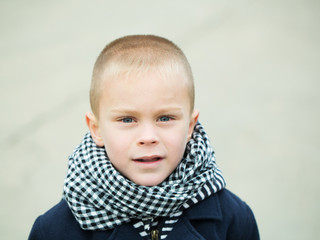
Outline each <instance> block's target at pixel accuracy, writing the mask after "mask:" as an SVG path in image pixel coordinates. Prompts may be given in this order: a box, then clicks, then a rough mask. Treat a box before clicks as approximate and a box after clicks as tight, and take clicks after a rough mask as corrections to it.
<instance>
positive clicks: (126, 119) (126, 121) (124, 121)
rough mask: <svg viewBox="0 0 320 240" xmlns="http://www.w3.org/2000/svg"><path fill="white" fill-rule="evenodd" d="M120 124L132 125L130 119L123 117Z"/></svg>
mask: <svg viewBox="0 0 320 240" xmlns="http://www.w3.org/2000/svg"><path fill="white" fill-rule="evenodd" d="M121 122H123V123H132V122H133V119H132V118H131V117H125V118H122V119H121Z"/></svg>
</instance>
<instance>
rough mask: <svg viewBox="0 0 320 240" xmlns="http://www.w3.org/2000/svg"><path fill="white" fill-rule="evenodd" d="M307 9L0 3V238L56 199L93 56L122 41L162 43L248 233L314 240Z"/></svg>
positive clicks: (311, 49) (313, 10)
mask: <svg viewBox="0 0 320 240" xmlns="http://www.w3.org/2000/svg"><path fill="white" fill-rule="evenodd" d="M319 10H320V4H319V1H311V0H301V1H296V0H293V1H285V0H280V1H274V0H271V1H270V0H269V1H266V0H262V1H248V0H247V1H212V0H210V1H209V0H208V1H204V0H200V1H182V0H180V1H169V0H164V1H150V0H149V1H147V0H141V1H128V0H127V1H97V0H93V1H81V0H80V1H79V0H77V1H75V0H71V1H61V0H58V1H39V0H38V1H37V0H30V1H17V0H10V1H9V0H2V1H1V2H0V26H1V41H0V52H1V55H0V58H1V64H0V83H1V90H0V91H1V92H0V100H1V101H0V104H1V105H0V107H1V114H2V116H1V118H0V123H1V136H0V159H1V168H0V173H1V175H0V177H1V179H0V188H1V189H0V190H1V198H0V204H1V211H0V239H12V240H15V239H26V238H27V236H28V233H29V231H30V229H31V226H32V224H33V221H34V220H35V218H36V217H37V216H38V215H40V214H41V213H43V212H45V211H46V210H47V209H49V208H50V207H51V206H53V205H54V204H55V203H57V202H58V201H59V200H60V198H61V193H62V185H63V180H64V176H65V173H66V169H67V156H68V155H69V154H71V152H72V151H73V149H74V147H75V146H76V145H77V144H78V143H80V141H81V139H82V136H83V135H84V133H85V132H86V131H87V128H86V126H85V120H84V114H85V112H86V111H89V110H90V108H89V101H88V89H89V84H90V76H91V71H92V67H93V64H94V61H95V59H96V57H97V55H98V54H99V52H100V51H101V49H102V48H103V47H104V45H105V44H106V43H108V42H109V41H111V40H113V39H115V38H118V37H121V36H123V35H128V34H137V33H152V34H157V35H161V36H164V37H167V38H169V39H171V40H173V41H174V42H175V43H177V44H178V45H179V46H180V47H181V48H182V49H183V50H184V52H185V53H186V55H187V57H188V59H189V60H190V63H191V65H192V67H193V71H194V76H195V82H196V94H197V96H196V97H197V101H196V105H197V108H198V109H200V112H201V114H200V121H201V122H202V123H203V124H204V125H205V127H206V129H207V132H208V133H209V136H210V138H211V141H212V144H213V146H214V148H215V151H216V157H217V162H218V164H219V165H220V167H221V169H222V170H223V172H224V174H225V177H226V179H227V183H228V188H229V189H231V190H232V191H233V192H235V193H236V194H238V195H239V196H240V197H241V198H242V199H243V200H245V201H246V202H247V203H248V204H249V205H250V206H251V208H252V209H253V211H254V213H255V216H256V219H257V222H258V224H259V228H260V233H261V237H262V239H272V240H275V239H318V238H319V236H320V228H319V227H320V226H319V222H320V207H319V202H320V188H319V187H320V186H319V174H318V172H319V166H320V163H319V157H318V151H319V143H320V140H319V137H320V132H319V120H320V119H319V116H320V112H319V109H320V107H319V90H320V89H319V87H320V83H319V75H320V74H319V66H318V65H319V50H320V48H319V42H320V41H319V40H320V39H319V37H320V34H319V16H320V15H319Z"/></svg>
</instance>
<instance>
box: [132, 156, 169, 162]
mask: <svg viewBox="0 0 320 240" xmlns="http://www.w3.org/2000/svg"><path fill="white" fill-rule="evenodd" d="M162 159H163V157H161V156H145V157H139V158H135V159H133V161H135V162H141V163H154V162H158V161H161V160H162Z"/></svg>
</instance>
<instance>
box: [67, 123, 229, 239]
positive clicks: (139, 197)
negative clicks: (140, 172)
mask: <svg viewBox="0 0 320 240" xmlns="http://www.w3.org/2000/svg"><path fill="white" fill-rule="evenodd" d="M224 186H225V180H224V178H223V176H222V173H221V171H220V170H219V168H218V167H217V165H216V162H215V158H214V151H213V149H212V148H211V146H210V143H209V139H208V136H207V134H206V132H205V131H204V129H203V127H202V125H201V124H200V123H197V124H196V126H195V128H194V131H193V134H192V138H191V140H190V141H189V142H188V144H187V146H186V150H185V153H184V156H183V158H182V160H181V162H180V164H179V165H178V166H177V168H176V169H175V170H174V171H173V172H172V174H171V175H170V176H169V177H168V178H167V179H166V180H164V181H163V182H162V183H161V184H159V185H158V186H151V187H146V186H140V185H137V184H135V183H134V182H132V181H130V180H129V179H127V178H125V177H124V176H123V175H121V174H120V173H119V172H118V171H117V170H116V169H115V168H114V167H113V165H112V164H111V162H110V161H109V159H108V156H107V154H106V151H105V148H104V147H98V146H97V145H96V144H95V143H94V141H93V139H92V137H91V135H90V133H87V134H86V135H85V137H84V139H83V141H82V143H81V144H80V145H79V146H77V148H76V149H75V150H74V152H73V154H72V155H71V156H70V157H69V166H68V172H67V176H66V179H65V182H64V192H63V197H64V199H65V200H66V202H67V203H68V205H69V207H70V209H71V211H72V213H73V215H74V216H75V218H76V219H77V221H78V222H79V224H80V226H81V228H82V229H84V230H98V229H99V230H107V229H113V228H115V227H117V226H119V225H122V224H123V223H127V222H132V223H133V226H134V227H135V228H136V229H137V230H138V231H139V233H140V235H141V236H142V237H143V238H146V239H148V236H149V234H150V231H151V229H152V227H154V226H155V225H157V224H158V223H159V219H165V221H163V222H162V228H161V229H162V231H161V235H160V239H165V238H166V236H167V234H168V233H169V232H170V231H171V230H172V227H173V225H174V223H176V222H177V221H178V218H179V216H181V214H182V212H183V210H184V209H187V208H189V207H190V206H192V205H194V204H196V203H197V202H199V201H201V200H203V199H205V198H206V197H208V196H210V195H212V194H213V193H215V192H218V191H219V190H221V189H222V188H224Z"/></svg>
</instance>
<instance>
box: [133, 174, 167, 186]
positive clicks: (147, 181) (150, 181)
mask: <svg viewBox="0 0 320 240" xmlns="http://www.w3.org/2000/svg"><path fill="white" fill-rule="evenodd" d="M164 180H165V178H163V177H159V176H156V177H144V178H139V179H132V181H133V182H134V183H136V184H138V185H140V186H145V187H153V186H157V185H159V184H160V183H162V182H163V181H164Z"/></svg>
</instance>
